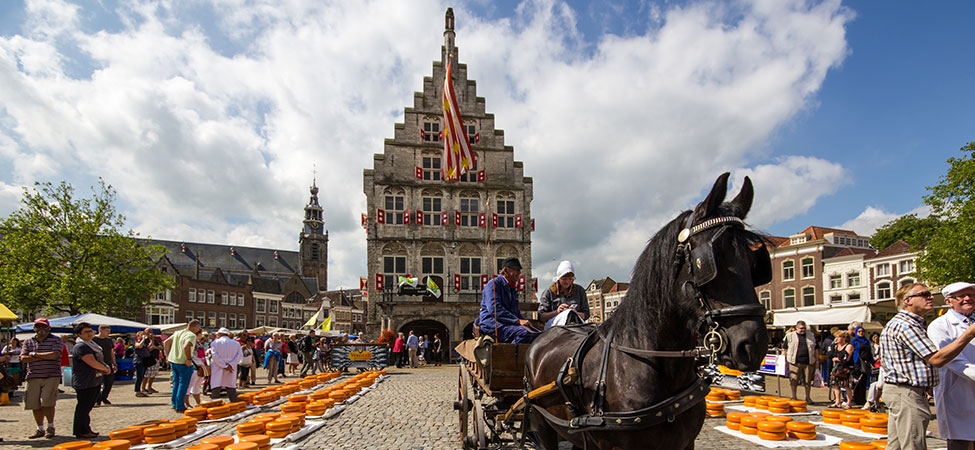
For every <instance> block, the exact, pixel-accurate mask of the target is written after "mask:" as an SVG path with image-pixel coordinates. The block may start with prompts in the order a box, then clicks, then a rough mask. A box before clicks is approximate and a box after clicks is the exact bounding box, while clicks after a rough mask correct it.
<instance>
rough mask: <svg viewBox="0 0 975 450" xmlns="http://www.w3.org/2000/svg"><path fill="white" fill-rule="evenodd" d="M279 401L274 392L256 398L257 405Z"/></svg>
mask: <svg viewBox="0 0 975 450" xmlns="http://www.w3.org/2000/svg"><path fill="white" fill-rule="evenodd" d="M277 399H278V396H277V395H276V394H275V393H273V392H263V393H260V394H257V395H255V396H254V404H255V405H266V404H268V403H271V402H273V401H275V400H277Z"/></svg>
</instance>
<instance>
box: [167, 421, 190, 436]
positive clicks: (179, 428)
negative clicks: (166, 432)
mask: <svg viewBox="0 0 975 450" xmlns="http://www.w3.org/2000/svg"><path fill="white" fill-rule="evenodd" d="M170 424H172V425H173V428H174V430H173V435H174V436H175V437H178V438H180V437H183V436H186V422H179V421H173V422H170Z"/></svg>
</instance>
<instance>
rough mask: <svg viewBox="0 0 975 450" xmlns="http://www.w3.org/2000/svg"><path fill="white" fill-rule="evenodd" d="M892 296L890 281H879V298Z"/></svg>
mask: <svg viewBox="0 0 975 450" xmlns="http://www.w3.org/2000/svg"><path fill="white" fill-rule="evenodd" d="M891 297H892V296H891V291H890V283H889V282H887V281H882V282H880V283H877V300H880V299H885V298H891Z"/></svg>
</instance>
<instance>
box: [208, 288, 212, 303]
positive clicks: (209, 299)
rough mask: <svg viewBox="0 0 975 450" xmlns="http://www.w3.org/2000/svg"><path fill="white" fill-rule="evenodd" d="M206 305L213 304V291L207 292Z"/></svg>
mask: <svg viewBox="0 0 975 450" xmlns="http://www.w3.org/2000/svg"><path fill="white" fill-rule="evenodd" d="M207 303H213V291H207Z"/></svg>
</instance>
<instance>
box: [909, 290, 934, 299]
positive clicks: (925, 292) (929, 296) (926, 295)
mask: <svg viewBox="0 0 975 450" xmlns="http://www.w3.org/2000/svg"><path fill="white" fill-rule="evenodd" d="M911 297H923V298H931V297H934V294H932V293H930V292H928V291H924V292H918V293H917V294H911V295H908V296H907V298H911Z"/></svg>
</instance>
